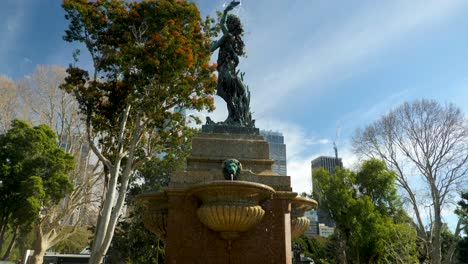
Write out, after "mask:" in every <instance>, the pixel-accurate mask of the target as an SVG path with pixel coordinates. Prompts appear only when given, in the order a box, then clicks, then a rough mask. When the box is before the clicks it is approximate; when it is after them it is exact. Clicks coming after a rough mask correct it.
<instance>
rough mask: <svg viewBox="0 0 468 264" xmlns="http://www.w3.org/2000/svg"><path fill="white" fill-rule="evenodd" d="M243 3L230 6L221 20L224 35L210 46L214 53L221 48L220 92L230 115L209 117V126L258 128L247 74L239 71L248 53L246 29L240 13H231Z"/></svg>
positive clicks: (219, 60) (218, 93)
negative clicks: (218, 119) (214, 119)
mask: <svg viewBox="0 0 468 264" xmlns="http://www.w3.org/2000/svg"><path fill="white" fill-rule="evenodd" d="M239 3H240V2H236V1H233V2H231V3H230V4H229V5H228V6H227V7H226V9H225V10H224V13H223V16H222V17H221V22H220V26H221V30H222V32H223V36H222V37H221V38H220V39H219V40H216V41H213V43H211V46H210V50H211V52H214V51H215V50H217V49H219V52H218V61H217V63H218V67H217V70H218V85H217V87H216V93H217V95H219V96H220V97H221V98H223V99H224V101H226V104H227V108H228V113H229V114H228V117H227V119H226V120H225V121H224V122H220V123H214V122H212V121H211V120H210V119H208V120H207V125H208V126H225V127H234V126H236V127H245V128H255V121H254V120H252V114H251V113H250V91H249V87H248V86H247V85H245V84H244V73H242V72H240V71H239V70H237V65H238V64H239V56H242V55H245V52H244V42H243V40H242V33H243V32H244V29H243V28H242V24H241V21H240V19H239V18H238V17H237V16H235V15H232V14H228V12H229V11H231V10H232V9H234V7H236V6H237V5H239ZM228 132H229V131H228Z"/></svg>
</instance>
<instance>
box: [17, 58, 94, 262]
mask: <svg viewBox="0 0 468 264" xmlns="http://www.w3.org/2000/svg"><path fill="white" fill-rule="evenodd" d="M66 76H67V73H66V69H64V68H61V67H59V66H55V65H38V66H37V67H36V69H35V70H34V72H33V73H32V74H30V75H29V76H28V78H24V79H23V80H20V81H19V83H18V85H17V87H18V93H19V98H20V101H21V103H22V108H21V109H22V112H21V114H22V115H23V116H24V117H25V118H27V119H29V121H30V122H31V123H33V124H46V125H48V126H49V127H51V128H53V130H54V131H55V132H56V133H57V136H58V139H57V144H58V146H60V147H61V148H62V149H63V150H64V151H65V152H67V153H69V154H71V155H73V156H74V157H75V158H76V161H77V166H76V169H75V170H73V171H71V172H70V173H69V175H68V176H69V179H70V180H71V181H72V182H73V184H74V186H75V188H74V189H73V191H72V192H71V193H70V194H68V195H67V196H66V197H65V198H64V199H62V200H61V202H60V203H54V204H50V205H49V206H48V207H47V208H44V210H45V211H47V214H44V215H43V217H42V218H41V219H40V221H36V222H35V223H34V225H33V229H34V235H35V243H34V248H33V249H34V255H33V259H34V260H35V261H37V263H42V256H43V255H44V253H45V251H46V250H47V249H48V248H50V247H52V246H54V245H55V244H57V243H59V242H61V241H63V240H66V239H67V238H68V237H70V236H72V235H74V233H75V232H77V231H78V230H79V228H78V227H79V226H82V225H85V224H95V223H92V221H91V222H90V221H89V220H90V216H91V215H90V214H89V212H91V211H93V207H94V206H95V204H96V203H97V201H96V200H97V198H98V197H95V195H94V193H95V192H96V182H97V181H98V180H99V178H98V177H97V176H98V175H99V172H100V167H99V166H98V165H99V164H98V163H96V162H93V158H92V155H91V153H92V152H91V151H90V150H89V147H88V144H87V139H86V137H85V133H84V132H85V131H84V122H83V121H82V120H81V117H82V116H81V115H80V114H79V107H78V102H77V101H76V99H75V98H74V96H73V95H71V94H69V93H67V92H65V91H63V90H62V89H60V85H61V84H63V82H64V79H65V77H66ZM75 253H78V252H75Z"/></svg>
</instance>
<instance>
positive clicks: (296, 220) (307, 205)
mask: <svg viewBox="0 0 468 264" xmlns="http://www.w3.org/2000/svg"><path fill="white" fill-rule="evenodd" d="M316 207H317V202H316V201H315V200H312V199H309V198H306V197H301V196H298V197H295V198H294V199H293V200H292V201H291V238H292V239H295V238H298V237H300V236H301V235H302V234H304V232H305V231H306V230H307V228H309V225H310V220H309V219H308V218H307V217H305V216H304V213H305V212H307V211H310V210H312V209H314V208H316Z"/></svg>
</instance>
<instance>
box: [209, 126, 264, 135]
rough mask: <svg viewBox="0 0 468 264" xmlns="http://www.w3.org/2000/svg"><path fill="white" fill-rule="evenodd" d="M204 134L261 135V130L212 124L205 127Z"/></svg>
mask: <svg viewBox="0 0 468 264" xmlns="http://www.w3.org/2000/svg"><path fill="white" fill-rule="evenodd" d="M202 132H204V133H223V134H253V135H258V134H260V130H259V129H258V128H256V127H245V126H235V125H225V124H210V125H208V124H207V125H203V126H202Z"/></svg>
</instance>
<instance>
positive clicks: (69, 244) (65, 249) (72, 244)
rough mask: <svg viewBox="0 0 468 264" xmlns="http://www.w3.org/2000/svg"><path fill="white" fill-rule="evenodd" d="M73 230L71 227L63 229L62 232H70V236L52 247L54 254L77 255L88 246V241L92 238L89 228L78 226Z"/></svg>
mask: <svg viewBox="0 0 468 264" xmlns="http://www.w3.org/2000/svg"><path fill="white" fill-rule="evenodd" d="M73 229H74V227H73V226H68V227H66V228H64V231H68V232H70V233H71V235H70V236H68V237H67V238H66V239H64V240H62V241H60V242H58V243H57V244H55V245H54V246H53V251H54V252H60V253H62V254H78V253H80V252H81V251H83V249H85V248H87V247H88V246H89V241H90V238H91V236H92V232H91V231H90V230H89V228H88V227H85V226H79V227H76V230H73Z"/></svg>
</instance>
